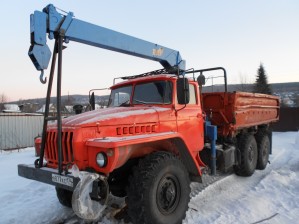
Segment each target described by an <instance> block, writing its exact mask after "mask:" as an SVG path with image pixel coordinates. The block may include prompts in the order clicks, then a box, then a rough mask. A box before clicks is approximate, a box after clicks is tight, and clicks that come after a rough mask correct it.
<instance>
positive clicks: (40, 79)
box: [39, 70, 47, 84]
mask: <svg viewBox="0 0 299 224" xmlns="http://www.w3.org/2000/svg"><path fill="white" fill-rule="evenodd" d="M43 76H44V70H42V72H41V74H40V76H39V81H40V82H41V83H42V84H46V83H47V77H45V78H44V79H43Z"/></svg>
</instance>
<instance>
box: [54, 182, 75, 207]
mask: <svg viewBox="0 0 299 224" xmlns="http://www.w3.org/2000/svg"><path fill="white" fill-rule="evenodd" d="M55 190H56V195H57V198H58V201H59V202H60V204H62V205H63V206H66V207H69V208H71V207H72V196H73V192H72V191H68V190H65V189H63V188H59V187H55Z"/></svg>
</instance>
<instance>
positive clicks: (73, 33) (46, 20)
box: [28, 5, 185, 71]
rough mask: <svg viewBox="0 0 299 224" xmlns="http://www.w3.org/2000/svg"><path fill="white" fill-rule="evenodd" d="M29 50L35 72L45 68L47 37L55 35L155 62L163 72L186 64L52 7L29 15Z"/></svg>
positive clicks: (146, 43) (174, 54) (159, 48)
mask: <svg viewBox="0 0 299 224" xmlns="http://www.w3.org/2000/svg"><path fill="white" fill-rule="evenodd" d="M30 32H31V47H30V49H29V53H28V54H29V57H30V58H31V60H32V62H33V64H34V65H35V67H36V69H37V70H44V69H47V67H48V64H49V61H50V57H51V51H50V49H49V47H48V46H47V37H46V35H47V34H49V39H54V38H56V37H57V36H58V35H60V36H62V37H63V38H64V42H66V43H68V42H69V41H75V42H79V43H83V44H87V45H91V46H95V47H99V48H103V49H107V50H111V51H116V52H120V53H124V54H128V55H132V56H137V57H140V58H145V59H149V60H153V61H158V62H159V63H160V64H161V65H162V66H163V67H164V68H166V69H176V70H178V69H179V70H180V71H184V70H185V61H184V60H182V58H181V55H180V53H179V52H178V51H175V50H172V49H169V48H167V47H164V46H160V45H158V44H154V43H151V42H149V41H145V40H142V39H139V38H135V37H133V36H129V35H127V34H123V33H120V32H117V31H114V30H110V29H107V28H104V27H101V26H97V25H94V24H91V23H88V22H85V21H82V20H78V19H75V18H74V16H73V13H71V12H69V13H68V14H67V15H62V14H60V13H58V12H57V10H56V8H55V7H54V6H53V5H48V6H47V7H46V8H44V9H43V12H40V11H35V12H34V14H31V16H30Z"/></svg>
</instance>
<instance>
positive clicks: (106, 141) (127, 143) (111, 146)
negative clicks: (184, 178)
mask: <svg viewBox="0 0 299 224" xmlns="http://www.w3.org/2000/svg"><path fill="white" fill-rule="evenodd" d="M164 140H166V141H167V142H168V144H165V143H163V141H164ZM151 143H152V144H151ZM157 143H159V144H158V145H159V146H161V145H164V146H165V147H163V146H161V147H163V148H164V150H166V151H172V152H173V153H175V154H178V155H179V157H180V158H181V160H182V162H183V163H184V165H185V167H186V168H187V170H188V172H189V173H190V174H191V176H201V169H200V164H199V163H198V162H197V158H196V157H192V154H191V153H188V148H187V146H186V144H185V142H184V140H183V138H182V137H181V135H180V134H179V133H178V132H162V133H154V134H144V135H135V136H125V137H124V136H121V137H106V138H95V139H90V140H88V141H87V142H86V146H87V149H88V158H89V159H88V161H89V167H91V168H93V169H94V170H96V171H97V172H100V173H105V174H109V173H110V172H112V171H113V170H114V169H117V168H118V167H121V166H122V165H124V164H125V163H126V162H127V161H128V159H130V158H137V157H143V156H146V155H148V154H150V153H152V152H154V151H157V148H156V147H154V145H156V146H157ZM160 143H161V144H160ZM143 146H144V147H143ZM151 146H152V147H151ZM140 148H142V150H140ZM100 152H102V153H105V154H106V155H107V165H106V166H105V167H103V168H100V167H99V166H98V165H97V163H96V159H95V158H96V156H97V154H98V153H100Z"/></svg>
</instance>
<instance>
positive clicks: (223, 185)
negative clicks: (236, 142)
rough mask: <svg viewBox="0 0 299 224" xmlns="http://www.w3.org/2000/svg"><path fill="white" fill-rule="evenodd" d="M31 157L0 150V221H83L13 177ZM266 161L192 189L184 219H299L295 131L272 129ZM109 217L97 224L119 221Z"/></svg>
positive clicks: (298, 137)
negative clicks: (240, 173) (255, 168)
mask: <svg viewBox="0 0 299 224" xmlns="http://www.w3.org/2000/svg"><path fill="white" fill-rule="evenodd" d="M34 160H35V157H34V149H33V148H27V149H23V150H20V151H19V152H18V151H13V152H2V153H0V177H1V182H0V223H1V224H3V223H24V224H26V223H28V224H29V223H30V224H35V223H38V224H39V223H57V224H58V223H69V224H71V223H72V224H73V223H82V221H80V220H79V219H77V218H76V216H75V215H74V213H73V211H72V210H71V209H68V208H65V207H63V206H61V205H60V204H59V202H58V200H57V198H56V193H55V190H54V187H53V186H50V185H47V184H43V183H39V182H35V181H31V180H27V179H24V178H21V177H18V175H17V164H20V163H24V164H29V163H33V161H34ZM270 161H271V164H270V165H268V166H267V168H266V169H265V170H263V171H256V172H255V173H254V174H253V176H252V177H250V178H243V177H238V176H236V175H234V174H233V175H230V176H227V177H225V178H224V179H222V180H220V181H218V182H216V183H214V184H212V185H210V186H208V187H207V188H205V189H204V190H203V191H201V192H200V193H198V194H195V193H194V192H193V194H192V195H194V197H192V198H191V201H190V203H189V210H188V211H187V215H186V219H185V220H184V221H183V223H184V224H191V223H244V224H245V223H246V224H248V223H271V224H272V223H273V224H275V223H277V224H278V223H279V224H281V223H292V224H293V223H299V132H298V133H296V132H286V133H274V135H273V154H272V155H271V156H270ZM192 188H193V189H194V188H196V183H192ZM111 216H112V212H111V210H110V211H109V210H108V211H106V213H105V215H104V217H102V218H101V219H100V221H99V223H107V224H108V223H113V224H116V223H123V222H119V221H117V220H116V219H114V218H113V217H111Z"/></svg>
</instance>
